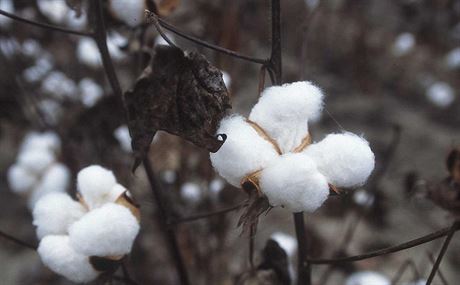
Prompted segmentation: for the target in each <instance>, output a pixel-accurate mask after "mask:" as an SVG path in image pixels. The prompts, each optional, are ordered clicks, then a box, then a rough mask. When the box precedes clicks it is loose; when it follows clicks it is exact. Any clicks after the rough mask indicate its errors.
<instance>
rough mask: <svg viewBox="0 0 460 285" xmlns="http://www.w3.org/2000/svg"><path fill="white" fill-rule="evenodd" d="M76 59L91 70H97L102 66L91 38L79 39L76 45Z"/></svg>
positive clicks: (95, 45)
mask: <svg viewBox="0 0 460 285" xmlns="http://www.w3.org/2000/svg"><path fill="white" fill-rule="evenodd" d="M77 58H78V60H79V61H80V62H82V63H83V64H86V65H87V66H89V67H91V68H98V67H100V66H101V65H102V61H101V55H100V53H99V49H98V48H97V44H96V42H95V41H94V40H93V39H91V38H86V37H83V38H80V40H79V41H78V45H77Z"/></svg>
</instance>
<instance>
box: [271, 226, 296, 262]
mask: <svg viewBox="0 0 460 285" xmlns="http://www.w3.org/2000/svg"><path fill="white" fill-rule="evenodd" d="M270 238H271V239H272V240H274V241H276V242H277V243H278V245H279V246H280V247H281V248H282V249H283V250H284V251H285V252H286V254H287V255H288V256H289V257H293V256H294V255H295V253H296V251H297V240H296V239H295V238H294V237H293V236H291V235H289V234H286V233H283V232H275V233H273V234H272V235H271V236H270Z"/></svg>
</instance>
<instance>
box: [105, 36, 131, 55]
mask: <svg viewBox="0 0 460 285" xmlns="http://www.w3.org/2000/svg"><path fill="white" fill-rule="evenodd" d="M127 44H128V39H127V38H126V37H124V36H123V35H122V34H120V33H117V32H111V33H110V34H109V35H108V37H107V48H108V49H109V52H110V56H111V57H112V59H114V60H122V59H124V58H126V54H125V53H124V52H123V51H122V50H121V49H120V47H123V46H126V45H127Z"/></svg>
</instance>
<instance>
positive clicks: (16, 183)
mask: <svg viewBox="0 0 460 285" xmlns="http://www.w3.org/2000/svg"><path fill="white" fill-rule="evenodd" d="M7 179H8V184H9V185H10V187H11V190H12V191H13V192H16V193H26V192H28V191H30V190H31V189H32V187H33V186H34V185H35V184H36V183H37V176H35V175H34V174H32V173H30V171H28V170H26V169H25V168H24V167H21V166H20V165H18V164H13V165H12V166H11V167H10V168H9V169H8V173H7Z"/></svg>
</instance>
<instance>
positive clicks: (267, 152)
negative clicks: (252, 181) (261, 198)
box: [210, 115, 278, 187]
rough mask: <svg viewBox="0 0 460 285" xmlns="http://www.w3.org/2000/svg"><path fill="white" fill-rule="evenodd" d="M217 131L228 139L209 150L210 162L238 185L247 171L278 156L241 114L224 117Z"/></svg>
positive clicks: (262, 165)
mask: <svg viewBox="0 0 460 285" xmlns="http://www.w3.org/2000/svg"><path fill="white" fill-rule="evenodd" d="M217 133H218V134H226V135H227V140H226V141H225V143H224V144H223V145H222V147H221V148H220V149H219V151H217V152H216V153H211V154H210V158H211V162H212V165H213V166H214V168H215V169H216V170H217V172H218V173H219V174H220V175H221V176H222V177H223V178H224V179H226V180H227V181H228V182H229V183H230V184H232V185H234V186H236V187H240V183H241V180H242V179H243V177H245V176H246V175H247V174H250V173H252V172H254V171H257V170H260V169H262V168H263V167H265V166H266V165H267V163H268V162H270V161H271V160H273V159H274V158H276V157H277V156H278V153H277V152H276V150H275V148H274V147H273V145H272V144H271V143H269V142H268V141H267V140H265V139H263V138H262V137H260V136H259V135H258V134H257V132H256V131H255V130H254V128H253V127H251V125H250V124H249V123H247V122H246V120H245V119H244V118H243V117H241V116H238V115H233V116H229V117H226V118H224V119H223V120H222V122H221V123H220V127H219V129H218V131H217Z"/></svg>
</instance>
